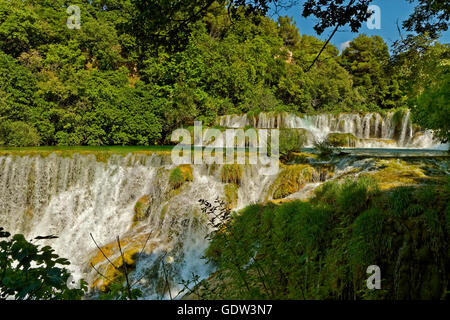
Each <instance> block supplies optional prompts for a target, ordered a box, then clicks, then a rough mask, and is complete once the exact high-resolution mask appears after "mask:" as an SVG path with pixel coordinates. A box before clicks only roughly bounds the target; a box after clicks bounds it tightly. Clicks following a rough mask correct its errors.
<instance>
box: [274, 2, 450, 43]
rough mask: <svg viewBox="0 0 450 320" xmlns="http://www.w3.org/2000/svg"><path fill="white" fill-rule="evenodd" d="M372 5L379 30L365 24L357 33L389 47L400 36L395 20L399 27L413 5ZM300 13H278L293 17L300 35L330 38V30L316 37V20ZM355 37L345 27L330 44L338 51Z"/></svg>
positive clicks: (294, 10) (443, 38) (449, 38)
mask: <svg viewBox="0 0 450 320" xmlns="http://www.w3.org/2000/svg"><path fill="white" fill-rule="evenodd" d="M372 4H373V5H377V6H378V7H380V13H381V24H380V27H381V29H379V30H377V29H372V30H370V29H369V28H368V27H367V24H366V23H364V24H363V26H362V27H361V29H360V30H359V33H365V34H368V35H379V36H381V37H382V38H383V39H384V41H386V43H387V44H388V45H389V46H391V45H392V44H393V43H394V42H395V41H396V40H399V39H400V35H399V33H398V30H397V26H396V21H397V19H398V21H399V25H400V27H401V23H402V21H404V20H406V19H407V18H408V16H409V15H410V14H411V13H412V12H413V11H414V3H409V1H407V0H375V1H373V2H372ZM301 12H302V5H301V4H297V5H296V6H295V7H292V8H290V9H288V10H284V11H280V12H279V15H282V16H284V15H288V16H291V17H293V18H294V20H295V22H296V24H297V27H298V28H299V30H300V33H301V34H308V35H314V36H316V37H319V38H320V39H322V40H326V39H327V38H328V37H329V36H330V34H331V32H332V29H327V30H325V32H324V33H323V34H322V35H320V36H317V34H316V33H315V31H314V29H313V27H314V24H315V21H316V19H315V18H314V17H309V18H307V19H305V18H303V17H302V15H301ZM271 17H272V18H273V19H275V20H276V19H277V16H276V15H274V14H272V15H271ZM402 34H403V36H405V35H406V34H407V32H406V31H405V30H402ZM357 36H358V33H352V32H351V31H350V27H348V26H346V27H342V28H341V29H340V30H339V32H337V33H336V34H335V35H334V37H333V39H332V41H331V42H332V43H333V44H334V45H335V46H336V47H337V48H338V49H341V46H342V45H343V44H344V43H346V42H348V41H351V40H352V39H353V38H356V37H357ZM439 41H440V42H442V43H449V42H450V31H447V32H445V33H444V34H443V35H442V36H441V38H440V39H439Z"/></svg>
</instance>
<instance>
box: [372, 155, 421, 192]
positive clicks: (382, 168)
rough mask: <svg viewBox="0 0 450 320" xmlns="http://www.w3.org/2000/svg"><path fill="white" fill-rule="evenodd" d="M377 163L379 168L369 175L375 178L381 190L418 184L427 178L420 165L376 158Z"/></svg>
mask: <svg viewBox="0 0 450 320" xmlns="http://www.w3.org/2000/svg"><path fill="white" fill-rule="evenodd" d="M377 164H378V166H379V170H378V171H376V172H374V173H370V175H372V176H373V177H374V178H375V179H376V180H377V182H378V183H379V186H380V189H382V190H386V189H391V188H395V187H399V186H407V185H414V184H418V183H419V182H420V181H421V180H422V179H425V178H427V176H426V175H425V173H424V170H423V169H422V168H421V167H420V166H418V165H416V164H411V163H407V162H405V161H403V160H400V159H386V160H378V163H377Z"/></svg>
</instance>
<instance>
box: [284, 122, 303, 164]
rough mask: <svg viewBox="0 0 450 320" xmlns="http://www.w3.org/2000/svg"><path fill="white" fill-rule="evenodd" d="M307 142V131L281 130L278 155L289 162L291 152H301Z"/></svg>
mask: <svg viewBox="0 0 450 320" xmlns="http://www.w3.org/2000/svg"><path fill="white" fill-rule="evenodd" d="M307 141H308V138H307V131H306V130H303V129H281V130H280V137H279V154H280V157H281V158H282V159H285V160H287V161H289V159H290V158H291V154H292V152H301V151H302V148H303V147H304V146H305V145H306V143H307Z"/></svg>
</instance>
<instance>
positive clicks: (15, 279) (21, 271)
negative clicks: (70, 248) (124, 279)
mask: <svg viewBox="0 0 450 320" xmlns="http://www.w3.org/2000/svg"><path fill="white" fill-rule="evenodd" d="M10 236H11V234H10V233H9V232H6V231H4V229H3V228H1V227H0V238H1V239H3V240H2V241H0V298H3V299H5V298H11V297H12V298H14V299H17V300H24V299H26V300H42V299H46V300H49V299H52V300H53V299H55V300H60V299H65V300H79V299H81V298H82V297H83V296H84V294H85V292H86V290H87V285H86V282H84V281H81V283H80V288H79V289H76V288H69V287H68V283H69V278H70V276H71V275H70V273H69V271H68V270H67V269H66V268H64V267H59V266H58V265H60V266H67V265H69V264H70V262H69V261H68V260H66V259H64V258H60V257H59V256H58V255H56V254H55V253H54V250H53V249H52V248H51V247H49V246H45V247H42V248H40V247H39V246H37V245H35V244H33V243H31V242H28V241H27V240H25V238H24V236H23V235H21V234H17V235H14V236H13V237H12V238H10ZM39 238H40V239H43V238H46V237H37V238H36V240H39Z"/></svg>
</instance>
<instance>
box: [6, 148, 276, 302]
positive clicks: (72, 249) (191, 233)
mask: <svg viewBox="0 0 450 320" xmlns="http://www.w3.org/2000/svg"><path fill="white" fill-rule="evenodd" d="M173 168H174V165H173V164H171V162H170V158H168V157H167V156H163V155H151V156H148V155H134V154H128V155H126V156H121V155H112V156H111V157H110V158H109V159H107V160H106V161H105V162H101V161H97V160H96V158H95V156H94V155H79V154H74V155H73V156H72V157H62V156H58V155H57V154H55V153H53V154H50V155H49V156H47V157H41V156H13V155H8V156H0V226H2V227H4V228H5V230H8V231H9V232H11V233H12V234H16V233H22V234H24V235H25V237H26V238H27V239H29V240H31V239H33V238H35V237H36V236H42V235H56V236H58V238H57V239H53V240H45V241H39V244H40V245H50V246H51V247H52V248H54V249H55V251H56V253H57V254H59V255H60V256H62V257H66V258H68V259H69V260H70V261H71V265H70V266H69V268H70V270H71V272H73V273H74V274H75V278H76V279H78V278H84V279H86V280H88V282H89V283H90V284H92V283H93V282H94V281H95V280H96V279H97V278H98V274H97V273H96V272H95V270H93V269H92V268H91V267H90V265H89V261H90V259H92V258H93V257H94V256H95V255H96V254H98V250H97V248H96V246H95V244H94V242H93V241H92V239H91V238H90V235H89V234H90V233H92V235H93V236H94V238H95V240H96V241H97V243H98V244H99V245H100V246H105V245H108V244H111V243H112V244H114V241H115V239H116V236H120V237H121V239H124V240H127V242H126V243H125V244H124V250H125V251H126V250H128V249H130V248H131V247H132V246H141V245H142V243H143V241H142V240H143V239H146V238H147V235H149V236H148V243H147V246H146V248H147V249H148V250H146V251H145V254H144V255H143V256H142V257H139V258H138V259H137V261H136V270H135V271H134V272H133V273H132V275H131V277H132V279H133V281H134V280H137V279H141V278H142V279H141V280H140V281H139V283H138V285H139V286H140V287H141V288H142V290H143V292H144V294H145V298H153V299H156V298H161V297H163V298H168V293H167V292H165V291H162V292H161V290H159V291H158V290H157V288H158V286H159V287H161V286H160V285H159V284H158V283H159V282H161V279H164V276H163V275H162V270H161V260H162V259H163V257H166V258H168V257H170V261H168V262H167V263H166V264H167V269H168V270H169V271H170V279H171V280H170V281H171V283H170V284H171V290H172V292H171V294H172V295H176V293H177V292H178V291H179V290H181V289H182V286H181V285H179V283H180V282H181V280H190V279H191V278H192V274H193V273H194V274H197V275H199V276H200V278H201V279H204V278H206V277H208V276H209V274H210V273H211V272H212V271H213V270H212V266H210V265H209V264H205V261H204V260H203V259H201V257H202V256H203V255H204V252H205V250H206V248H207V247H208V241H207V240H206V239H205V236H206V235H207V234H208V233H209V232H210V231H211V230H210V228H209V226H208V223H207V222H208V217H207V215H206V214H204V213H202V211H201V210H200V207H199V203H198V200H199V199H205V200H208V201H209V202H211V203H212V202H213V201H214V200H215V199H216V198H217V197H218V196H220V197H221V196H223V195H224V191H223V190H224V186H225V183H223V182H222V181H221V175H220V171H221V167H220V166H215V165H195V166H192V169H193V181H192V182H189V183H187V184H186V185H183V186H182V187H181V188H180V189H179V190H177V192H173V191H171V189H170V188H169V173H170V170H171V169H173ZM242 175H243V179H242V185H241V186H240V188H239V194H238V197H239V201H238V207H239V208H243V207H245V206H246V205H248V204H250V203H257V202H260V201H261V200H262V199H264V191H265V190H266V189H267V185H268V184H270V183H271V182H272V178H271V177H266V176H262V175H259V174H258V166H256V165H253V166H250V165H247V166H243V173H242ZM143 196H146V197H147V198H148V199H149V202H150V209H149V212H150V214H149V215H148V217H147V218H145V220H143V221H140V222H138V223H135V222H134V221H133V218H134V212H135V211H134V207H135V205H136V203H137V201H138V200H139V199H140V198H141V197H143ZM128 240H130V241H128ZM139 249H140V247H139ZM118 257H119V256H118V252H117V251H116V252H113V253H111V256H110V258H111V259H112V260H113V261H114V259H115V258H118ZM102 267H107V262H106V261H104V262H103V265H102V263H100V264H99V265H97V268H99V269H101V268H102ZM160 289H161V288H160Z"/></svg>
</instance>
